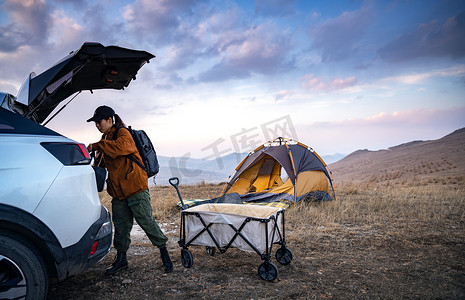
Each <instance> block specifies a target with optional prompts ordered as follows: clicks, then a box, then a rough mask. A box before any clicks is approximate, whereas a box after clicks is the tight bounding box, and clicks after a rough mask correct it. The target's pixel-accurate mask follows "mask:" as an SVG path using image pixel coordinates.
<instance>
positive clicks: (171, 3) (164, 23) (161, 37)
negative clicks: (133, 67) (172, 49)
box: [123, 0, 199, 46]
mask: <svg viewBox="0 0 465 300" xmlns="http://www.w3.org/2000/svg"><path fill="white" fill-rule="evenodd" d="M197 2H199V1H198V0H191V1H189V0H160V1H149V0H136V1H135V2H134V3H132V4H129V5H126V6H125V7H124V11H123V17H124V19H125V21H126V24H127V28H128V31H129V32H130V33H131V34H132V35H134V36H135V37H136V38H140V39H142V38H144V39H146V40H151V41H153V42H155V43H156V44H157V45H158V46H165V45H168V44H169V43H171V42H179V38H180V35H183V34H184V31H183V30H182V28H181V24H182V23H183V20H185V19H186V18H189V17H190V16H192V15H193V7H194V6H195V4H196V3H197Z"/></svg>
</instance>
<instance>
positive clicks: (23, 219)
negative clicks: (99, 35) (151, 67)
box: [0, 43, 154, 299]
mask: <svg viewBox="0 0 465 300" xmlns="http://www.w3.org/2000/svg"><path fill="white" fill-rule="evenodd" d="M153 57H154V56H153V55H152V54H150V53H148V52H145V51H137V50H131V49H125V48H120V47H116V46H108V47H105V46H103V45H101V44H98V43H85V44H84V45H83V46H82V47H81V48H80V49H79V50H77V51H74V52H72V53H71V54H70V55H68V56H67V57H65V58H64V59H62V60H61V61H60V62H58V63H57V64H56V65H54V66H52V67H51V68H50V69H48V70H47V71H45V72H43V73H42V74H40V75H38V76H35V75H34V74H33V73H31V75H30V76H28V79H27V80H26V81H25V83H24V84H23V86H22V87H21V89H20V91H19V93H18V96H17V97H14V96H12V95H10V94H5V93H0V105H1V107H0V299H24V298H26V299H43V298H45V297H46V295H47V291H48V284H49V280H50V279H51V278H57V279H58V280H63V279H65V278H68V277H70V276H73V275H76V274H79V273H82V272H83V271H84V270H86V269H87V268H88V267H90V266H91V265H93V264H95V263H96V262H98V261H99V260H101V259H102V258H103V257H104V256H105V255H106V254H107V253H108V252H109V250H110V246H111V240H112V225H111V221H110V215H109V213H108V211H107V210H106V209H105V207H104V206H102V205H101V203H100V201H99V197H98V192H97V186H96V181H95V174H94V171H93V169H92V167H91V166H90V163H91V158H90V157H89V153H88V152H87V149H86V147H85V146H84V145H83V144H80V143H78V142H75V141H73V140H71V139H69V138H67V137H64V136H62V135H60V134H59V133H57V132H54V131H52V130H50V129H48V128H46V127H45V126H43V125H40V124H41V123H44V122H45V119H46V118H47V117H48V116H49V115H50V114H51V113H52V112H53V111H55V110H56V108H57V106H58V104H60V102H62V101H63V100H64V99H66V98H68V97H69V96H70V95H72V94H74V93H76V92H80V91H82V90H94V89H123V88H124V87H127V86H128V85H129V83H130V81H131V80H132V79H135V75H136V73H137V71H138V70H139V69H140V68H141V67H142V66H143V65H144V64H145V63H146V62H149V60H150V59H151V58H153ZM52 117H53V116H52ZM45 123H46V122H45Z"/></svg>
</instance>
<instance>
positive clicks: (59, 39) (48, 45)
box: [0, 0, 465, 159]
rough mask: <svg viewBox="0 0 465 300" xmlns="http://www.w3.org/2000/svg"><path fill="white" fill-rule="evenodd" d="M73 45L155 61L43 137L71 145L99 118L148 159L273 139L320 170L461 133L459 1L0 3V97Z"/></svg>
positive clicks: (463, 42) (463, 94) (74, 108)
mask: <svg viewBox="0 0 465 300" xmlns="http://www.w3.org/2000/svg"><path fill="white" fill-rule="evenodd" d="M84 42H99V43H101V44H103V45H105V46H109V45H117V46H120V47H127V48H132V49H137V50H145V51H148V52H150V53H152V54H153V55H155V56H156V57H155V58H154V59H152V60H151V61H150V63H149V64H146V65H144V66H143V67H142V68H141V69H140V71H139V72H138V74H137V79H136V80H134V81H132V82H131V84H130V85H129V87H127V88H126V89H125V90H123V91H120V90H108V91H107V90H98V91H94V93H93V94H91V93H90V92H88V91H84V92H82V93H81V94H80V95H79V96H77V97H76V99H74V100H73V101H72V102H71V103H70V104H68V106H67V107H66V108H65V109H64V110H63V111H62V112H61V113H60V114H58V115H57V116H56V117H55V118H54V119H53V120H52V121H50V123H49V124H48V125H47V126H48V127H49V128H51V129H53V130H55V131H57V132H59V133H61V134H63V135H65V136H67V137H69V138H71V139H74V140H77V141H80V142H83V143H85V144H88V143H91V142H96V141H98V140H99V138H100V135H101V134H100V133H99V132H98V131H97V129H96V128H95V125H94V124H93V123H87V122H86V120H87V119H88V118H90V117H91V116H92V115H93V112H94V110H95V108H96V107H97V106H100V105H109V106H111V107H112V108H114V110H115V111H116V113H117V114H119V115H120V116H121V117H122V119H123V120H124V122H125V123H126V124H127V125H131V126H132V127H133V128H135V129H143V130H145V131H146V132H147V133H148V134H149V136H150V137H151V139H152V142H153V143H154V145H155V147H156V149H157V153H158V155H163V156H169V157H170V156H171V157H172V156H183V157H195V158H206V159H212V158H217V157H218V156H222V155H227V154H231V153H233V152H242V153H247V152H249V151H251V150H253V149H255V148H256V147H257V146H259V145H260V144H262V143H264V142H266V141H267V140H270V139H273V138H276V137H278V136H285V137H288V138H292V139H294V140H298V141H300V142H302V143H304V144H306V145H308V146H310V147H312V148H313V149H314V150H315V151H317V152H318V153H319V154H320V155H321V156H324V155H332V154H335V153H341V154H349V153H351V152H353V151H356V150H358V149H369V150H380V149H386V148H388V147H391V146H396V145H399V144H402V143H406V142H410V141H413V140H434V139H438V138H441V137H443V136H445V135H447V134H449V133H451V132H452V131H454V130H456V129H459V128H462V127H465V1H463V0H444V1H440V0H435V1H429V0H409V1H357V0H347V1H344V0H340V1H336V0H332V1H327V0H324V1H317V0H312V1H297V0H296V1H291V0H255V1H252V0H247V1H238V0H236V1H216V0H212V1H197V0H191V1H190V0H135V1H118V0H97V1H86V0H54V1H53V0H47V1H45V0H0V90H1V91H3V92H8V93H11V94H13V95H16V94H17V92H18V90H19V88H20V86H21V84H22V82H23V81H24V79H25V78H26V77H27V76H28V74H29V73H30V72H35V73H37V74H40V73H41V72H43V71H45V70H46V69H47V68H49V67H50V66H52V65H53V64H54V63H56V62H57V61H59V60H60V59H61V58H63V57H65V56H66V55H67V54H68V53H69V52H71V51H74V50H77V49H79V47H81V45H82V44H83V43H84Z"/></svg>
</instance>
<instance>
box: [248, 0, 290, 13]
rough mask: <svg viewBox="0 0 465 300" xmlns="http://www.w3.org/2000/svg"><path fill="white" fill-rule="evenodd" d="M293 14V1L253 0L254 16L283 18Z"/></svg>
mask: <svg viewBox="0 0 465 300" xmlns="http://www.w3.org/2000/svg"><path fill="white" fill-rule="evenodd" d="M293 13H294V1H293V0H255V14H257V15H261V16H266V17H283V16H287V15H291V14H293Z"/></svg>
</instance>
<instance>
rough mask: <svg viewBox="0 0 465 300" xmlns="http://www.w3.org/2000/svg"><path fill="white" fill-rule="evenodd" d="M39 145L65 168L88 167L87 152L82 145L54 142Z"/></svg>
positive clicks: (89, 160)
mask: <svg viewBox="0 0 465 300" xmlns="http://www.w3.org/2000/svg"><path fill="white" fill-rule="evenodd" d="M40 144H41V145H42V147H44V148H45V149H47V151H48V152H50V153H51V154H52V155H53V156H55V158H56V159H58V160H59V161H60V162H61V163H62V164H64V165H65V166H72V165H88V164H90V162H91V157H90V155H89V152H88V151H87V148H86V146H84V145H83V144H79V143H56V142H43V143H40Z"/></svg>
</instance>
